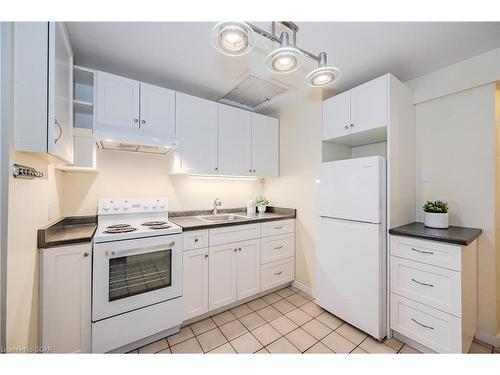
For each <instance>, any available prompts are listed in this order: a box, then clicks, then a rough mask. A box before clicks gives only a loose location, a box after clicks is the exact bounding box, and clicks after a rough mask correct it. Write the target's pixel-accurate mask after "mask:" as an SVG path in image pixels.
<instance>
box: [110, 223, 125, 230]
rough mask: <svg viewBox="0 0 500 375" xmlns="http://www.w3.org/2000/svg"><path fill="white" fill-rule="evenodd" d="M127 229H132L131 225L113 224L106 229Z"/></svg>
mask: <svg viewBox="0 0 500 375" xmlns="http://www.w3.org/2000/svg"><path fill="white" fill-rule="evenodd" d="M127 227H130V224H113V225H110V226H108V227H106V229H117V228H127Z"/></svg>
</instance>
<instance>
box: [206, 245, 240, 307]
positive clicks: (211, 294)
mask: <svg viewBox="0 0 500 375" xmlns="http://www.w3.org/2000/svg"><path fill="white" fill-rule="evenodd" d="M237 251H238V250H237V246H236V245H235V244H228V245H220V246H213V247H210V248H209V249H208V258H209V262H208V269H209V271H208V278H209V282H208V309H209V310H215V309H218V308H219V307H222V306H225V305H228V304H230V303H232V302H234V301H236V252H237Z"/></svg>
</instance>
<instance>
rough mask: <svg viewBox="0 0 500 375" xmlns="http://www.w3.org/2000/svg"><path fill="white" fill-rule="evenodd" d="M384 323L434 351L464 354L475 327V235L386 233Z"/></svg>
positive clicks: (395, 332) (398, 336)
mask: <svg viewBox="0 0 500 375" xmlns="http://www.w3.org/2000/svg"><path fill="white" fill-rule="evenodd" d="M389 271H390V281H391V282H390V292H391V293H390V306H391V309H390V312H391V317H390V326H391V329H392V330H393V334H394V336H395V337H396V338H398V339H401V340H402V341H407V339H410V340H413V341H414V342H416V343H418V344H420V345H422V346H423V347H424V349H423V350H425V348H427V349H430V350H431V351H435V352H438V353H467V352H468V351H469V348H470V345H471V343H472V339H473V338H474V335H475V333H476V329H477V239H476V240H474V241H472V242H471V243H470V244H469V245H466V246H465V245H463V246H462V245H455V244H449V243H441V242H438V241H429V240H422V239H416V238H410V237H404V236H396V235H391V236H390V268H389Z"/></svg>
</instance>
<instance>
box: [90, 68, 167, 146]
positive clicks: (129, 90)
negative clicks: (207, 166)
mask: <svg viewBox="0 0 500 375" xmlns="http://www.w3.org/2000/svg"><path fill="white" fill-rule="evenodd" d="M95 107H96V108H95V112H96V117H95V130H96V133H97V134H98V136H99V137H100V138H110V139H114V138H115V137H118V138H120V139H115V140H119V141H126V142H132V143H133V142H135V141H137V140H138V139H139V140H140V143H142V144H150V145H167V144H168V145H170V144H171V143H172V139H173V138H174V137H175V136H176V125H175V91H172V90H168V89H165V88H162V87H157V86H153V85H149V84H146V83H143V82H138V81H134V80H132V79H128V78H124V77H120V76H116V75H114V74H109V73H104V72H100V71H98V72H97V79H96V104H95Z"/></svg>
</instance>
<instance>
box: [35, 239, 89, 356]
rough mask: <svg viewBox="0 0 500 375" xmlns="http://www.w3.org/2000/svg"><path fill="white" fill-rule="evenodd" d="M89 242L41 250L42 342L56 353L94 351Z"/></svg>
mask: <svg viewBox="0 0 500 375" xmlns="http://www.w3.org/2000/svg"><path fill="white" fill-rule="evenodd" d="M91 254H92V248H91V245H90V244H83V245H74V246H65V247H57V248H51V249H44V250H42V262H41V267H42V269H41V292H42V295H41V296H40V297H41V299H40V300H41V322H40V324H41V326H42V327H41V328H42V329H41V333H42V334H41V342H42V346H43V347H52V348H53V351H54V352H55V353H90V352H91V336H90V333H91V320H90V319H91V318H90V309H91V307H90V306H91V302H90V296H91V287H90V285H91V284H90V282H91V265H92V262H91Z"/></svg>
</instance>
